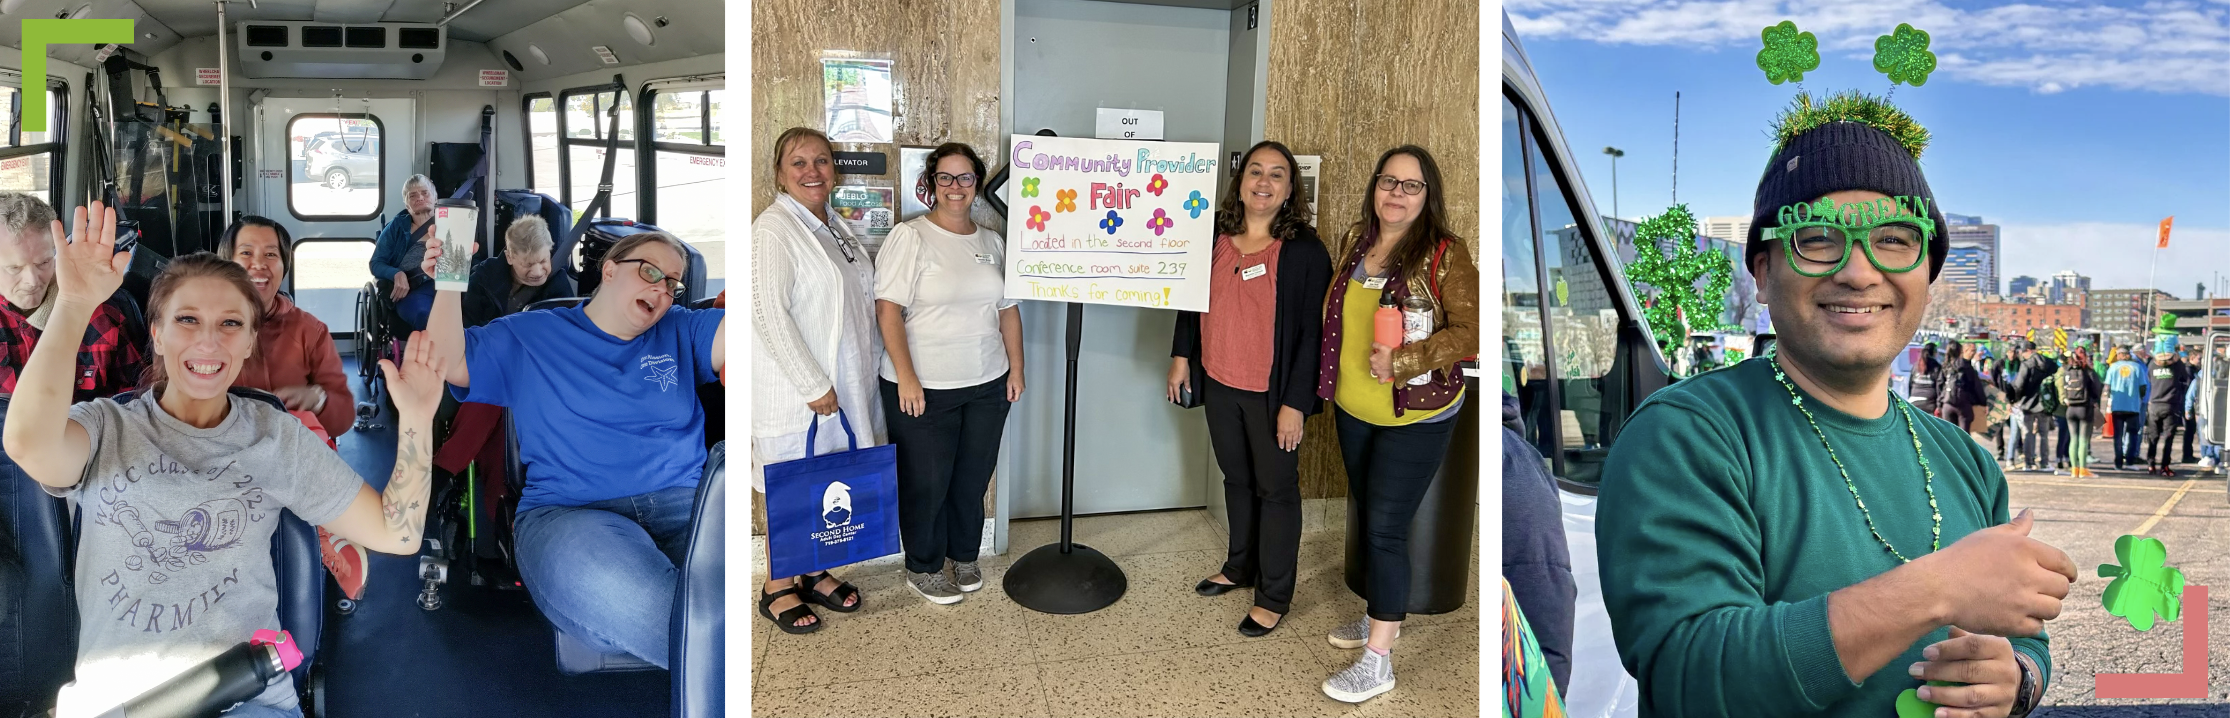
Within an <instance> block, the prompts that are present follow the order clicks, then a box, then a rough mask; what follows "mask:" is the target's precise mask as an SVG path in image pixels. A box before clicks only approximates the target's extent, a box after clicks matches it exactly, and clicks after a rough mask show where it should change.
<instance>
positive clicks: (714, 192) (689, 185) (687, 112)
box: [615, 90, 728, 293]
mask: <svg viewBox="0 0 2230 718" xmlns="http://www.w3.org/2000/svg"><path fill="white" fill-rule="evenodd" d="M720 96H721V92H720V91H719V90H710V91H707V90H681V91H672V92H668V91H654V92H652V93H651V94H650V95H649V97H650V102H651V122H652V126H651V140H652V142H651V156H652V158H653V162H652V167H651V172H652V175H651V176H652V178H653V179H654V182H655V184H654V186H655V189H656V193H655V194H654V195H653V196H651V197H649V198H648V199H649V200H651V203H650V204H649V205H648V210H649V211H646V212H644V215H645V216H647V217H650V218H651V219H652V224H656V225H658V227H659V228H661V229H664V230H666V231H668V232H672V233H673V234H674V236H676V237H680V238H681V240H682V241H684V242H688V243H689V244H690V246H693V247H696V248H697V251H699V252H702V253H704V255H705V279H706V280H707V281H708V283H709V285H708V286H707V287H706V288H705V289H706V291H707V292H708V293H709V292H718V291H720V288H721V287H722V286H724V285H725V283H726V281H727V276H728V272H727V269H726V266H725V265H726V264H727V250H726V247H727V243H726V241H725V239H726V233H725V232H724V231H723V229H722V226H721V224H720V220H721V218H722V217H723V210H722V209H721V206H722V202H721V194H720V192H721V187H722V182H721V181H722V179H724V178H725V176H726V174H727V165H728V160H727V148H725V147H722V146H720V144H719V142H718V141H717V140H716V139H714V138H715V137H716V135H717V134H718V132H717V128H718V125H717V124H716V122H717V120H716V114H715V113H716V112H717V111H718V109H719V103H720ZM623 159H625V158H624V157H623ZM615 183H616V182H615ZM616 191H617V190H615V192H616Z"/></svg>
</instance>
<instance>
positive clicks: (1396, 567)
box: [1333, 407, 1456, 621]
mask: <svg viewBox="0 0 2230 718" xmlns="http://www.w3.org/2000/svg"><path fill="white" fill-rule="evenodd" d="M1333 410H1334V411H1335V412H1336V413H1337V418H1336V423H1337V424H1338V426H1339V434H1340V455H1341V458H1343V459H1345V460H1346V463H1347V493H1348V495H1349V496H1353V497H1355V505H1356V506H1357V507H1359V508H1361V509H1362V511H1363V516H1362V520H1361V521H1359V522H1357V523H1359V524H1361V526H1362V530H1363V547H1364V549H1365V555H1364V559H1363V573H1364V579H1363V589H1364V591H1365V592H1366V595H1365V596H1364V597H1363V601H1364V604H1365V607H1364V608H1365V610H1364V612H1365V613H1367V614H1369V615H1370V617H1371V618H1374V619H1377V620H1380V621H1399V620H1402V619H1403V618H1405V617H1407V616H1408V608H1409V522H1410V521H1411V520H1412V519H1415V518H1416V517H1417V506H1418V504H1419V503H1421V502H1423V501H1424V498H1425V489H1426V487H1428V486H1430V485H1432V476H1433V474H1434V473H1436V472H1438V471H1440V462H1441V461H1442V460H1443V459H1446V458H1447V457H1448V442H1449V440H1450V439H1451V438H1453V437H1454V436H1455V433H1456V419H1455V417H1452V416H1451V417H1447V418H1446V419H1443V420H1441V421H1434V422H1428V423H1417V424H1410V425H1407V426H1379V425H1377V424H1372V423H1370V422H1367V421H1363V420H1361V419H1357V418H1355V417H1353V416H1350V415H1348V413H1347V412H1346V411H1341V410H1339V409H1338V407H1334V409H1333Z"/></svg>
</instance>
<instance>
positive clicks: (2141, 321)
mask: <svg viewBox="0 0 2230 718" xmlns="http://www.w3.org/2000/svg"><path fill="white" fill-rule="evenodd" d="M2089 298H2090V323H2089V324H2088V325H2086V326H2088V327H2089V328H2091V329H2097V330H2099V331H2109V332H2135V333H2138V334H2149V333H2151V332H2152V330H2153V325H2154V323H2155V322H2158V321H2159V319H2157V318H2156V317H2159V316H2160V315H2159V314H2158V311H2159V310H2160V308H2161V307H2163V306H2165V304H2166V303H2167V302H2173V301H2176V296H2175V295H2173V294H2169V293H2167V292H2163V291H2160V290H2158V289H2093V290H2091V291H2090V292H2089ZM2148 305H2149V306H2148Z"/></svg>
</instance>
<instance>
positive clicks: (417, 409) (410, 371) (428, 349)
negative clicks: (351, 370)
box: [379, 332, 448, 417]
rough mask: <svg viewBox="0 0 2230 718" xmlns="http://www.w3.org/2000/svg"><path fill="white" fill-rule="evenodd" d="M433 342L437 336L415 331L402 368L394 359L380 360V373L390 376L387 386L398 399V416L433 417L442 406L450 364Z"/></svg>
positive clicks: (396, 402)
mask: <svg viewBox="0 0 2230 718" xmlns="http://www.w3.org/2000/svg"><path fill="white" fill-rule="evenodd" d="M433 343H434V342H433V337H431V336H428V335H427V333H426V332H411V333H410V340H409V341H408V342H407V345H408V347H409V348H408V349H407V350H405V351H404V353H403V365H402V366H401V367H397V366H395V362H394V361H393V360H389V359H381V360H379V370H380V373H381V374H382V375H384V376H386V377H387V386H388V387H389V389H390V391H391V392H392V394H393V396H394V398H395V413H396V414H398V415H401V416H424V417H431V416H433V415H434V410H435V409H436V408H439V407H440V406H441V392H442V391H443V384H444V383H445V381H444V379H443V377H444V376H446V374H447V371H448V362H447V361H446V360H445V359H443V355H442V354H441V353H440V352H437V351H435V350H434V346H433Z"/></svg>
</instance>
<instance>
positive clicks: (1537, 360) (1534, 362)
mask: <svg viewBox="0 0 2230 718" xmlns="http://www.w3.org/2000/svg"><path fill="white" fill-rule="evenodd" d="M1524 136H1525V129H1524V127H1523V126H1522V125H1521V124H1520V123H1519V121H1518V108H1517V106H1516V105H1514V104H1511V102H1510V98H1507V97H1505V98H1502V362H1503V364H1502V376H1503V387H1504V389H1506V390H1508V391H1509V392H1510V393H1512V394H1515V395H1517V397H1518V412H1519V415H1520V416H1521V417H1523V423H1524V425H1525V429H1524V434H1525V438H1526V440H1527V441H1529V442H1532V444H1533V446H1534V448H1535V449H1537V450H1539V451H1540V452H1541V456H1543V457H1553V456H1555V455H1556V451H1555V449H1556V447H1555V446H1553V445H1551V443H1550V441H1551V438H1552V437H1553V436H1554V434H1553V433H1551V432H1550V431H1549V430H1548V428H1547V427H1546V425H1545V422H1544V420H1543V417H1545V416H1546V410H1547V407H1548V406H1549V393H1548V382H1547V379H1548V378H1549V365H1548V359H1547V357H1546V356H1545V355H1544V354H1543V345H1542V328H1541V281H1540V271H1541V263H1540V260H1539V259H1538V257H1539V254H1538V253H1537V252H1535V251H1534V236H1533V205H1532V203H1531V202H1529V201H1528V197H1527V193H1526V184H1525V154H1524V150H1525V142H1524V139H1523V138H1524Z"/></svg>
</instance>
